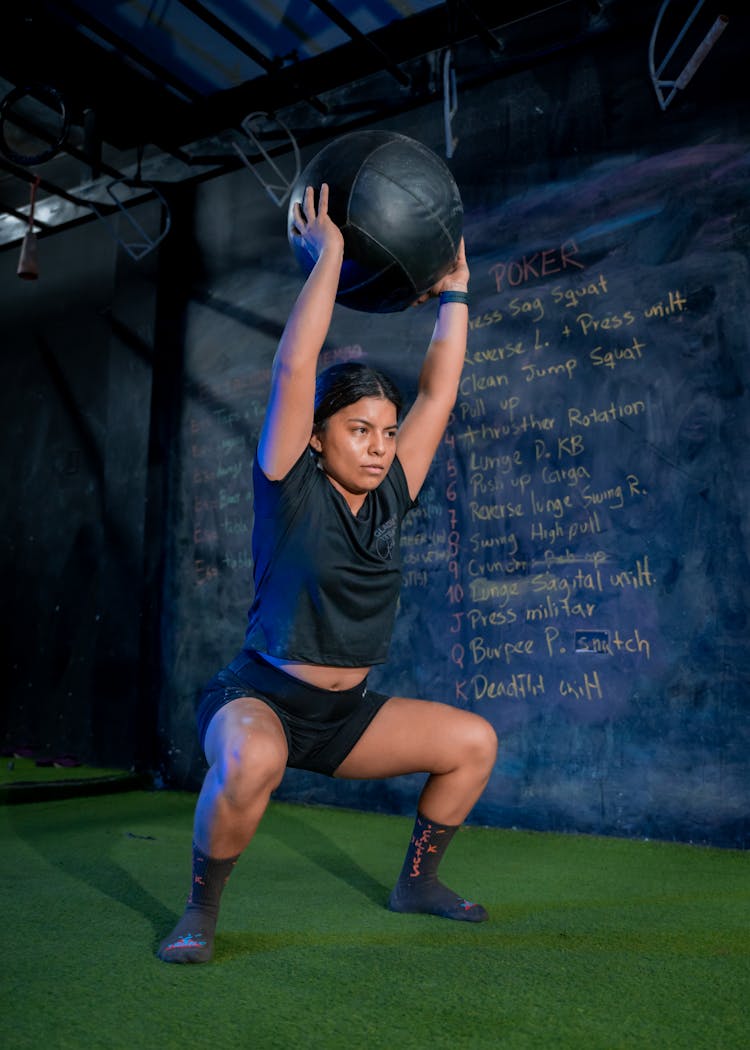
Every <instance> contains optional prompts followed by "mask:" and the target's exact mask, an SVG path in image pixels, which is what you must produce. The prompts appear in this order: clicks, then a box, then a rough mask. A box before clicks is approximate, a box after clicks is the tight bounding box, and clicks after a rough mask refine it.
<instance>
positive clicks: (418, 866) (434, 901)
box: [388, 813, 489, 922]
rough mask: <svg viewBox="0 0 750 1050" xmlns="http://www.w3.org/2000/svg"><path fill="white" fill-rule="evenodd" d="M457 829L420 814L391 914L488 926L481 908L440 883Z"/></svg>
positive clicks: (486, 916)
mask: <svg viewBox="0 0 750 1050" xmlns="http://www.w3.org/2000/svg"><path fill="white" fill-rule="evenodd" d="M456 831H458V827H457V826H453V825H449V824H438V823H437V822H436V821H434V820H427V818H426V817H423V816H422V814H421V813H418V814H417V819H416V822H415V824H414V832H413V834H412V837H411V843H410V844H409V849H408V850H407V851H406V859H405V860H404V866H403V868H402V869H401V874H400V875H399V878H398V882H397V883H396V885H395V887H394V890H393V892H392V893H391V896H390V899H389V901H388V907H389V908H390V909H391V911H400V912H422V913H423V914H427V915H441V916H443V918H446V919H459V920H461V921H462V922H485V920H486V919H488V918H489V916H488V914H487V912H486V911H485V910H484V908H483V907H482V905H481V904H474V903H473V902H472V901H467V900H466V899H465V898H464V897H459V895H458V894H457V893H454V892H453V890H449V889H448V887H447V886H444V885H443V884H442V882H440V881H439V880H438V877H437V869H438V865H439V864H440V861H441V860H442V858H443V854H444V853H445V851H446V849H447V848H448V844H449V842H450V840H451V839H452V838H453V836H454V835H455V833H456Z"/></svg>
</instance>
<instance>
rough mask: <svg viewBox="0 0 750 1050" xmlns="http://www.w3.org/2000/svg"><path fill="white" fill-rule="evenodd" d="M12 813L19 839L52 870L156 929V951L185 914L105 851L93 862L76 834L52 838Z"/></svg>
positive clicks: (44, 830) (12, 811)
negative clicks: (123, 907)
mask: <svg viewBox="0 0 750 1050" xmlns="http://www.w3.org/2000/svg"><path fill="white" fill-rule="evenodd" d="M8 812H9V819H10V822H11V823H12V824H13V825H14V830H15V832H16V834H17V835H18V837H19V838H20V839H22V840H23V841H24V842H25V843H26V844H27V845H28V846H30V847H31V849H33V850H34V851H35V852H36V853H38V854H39V856H40V857H42V858H43V859H44V860H45V861H46V862H47V863H48V864H49V865H50V866H51V867H52V868H56V869H57V870H58V871H61V872H62V873H63V874H64V875H67V876H68V877H70V878H73V879H77V880H79V881H80V882H83V883H85V884H86V885H88V886H91V887H93V888H94V889H96V890H98V891H99V892H100V893H102V894H104V895H105V896H106V897H109V898H110V899H111V900H113V901H115V902H116V903H117V904H122V905H124V906H125V907H126V908H131V909H132V910H133V911H135V912H137V913H138V914H139V915H142V916H143V918H144V919H146V920H147V921H148V922H149V923H150V924H151V926H152V927H153V931H154V934H153V949H154V951H155V950H156V948H157V946H158V945H159V943H160V941H161V940H162V938H163V937H164V935H165V933H166V932H168V931H169V930H170V929H172V927H173V926H174V924H175V923H176V922H177V920H178V919H179V917H180V914H181V913H178V912H174V911H172V910H171V909H169V908H166V907H165V906H164V905H163V904H162V902H161V901H160V900H158V899H157V898H156V897H154V896H153V895H152V894H151V893H149V892H148V890H146V889H144V888H143V886H142V885H141V884H140V882H138V881H137V880H136V879H134V878H133V877H132V875H130V874H129V873H128V872H127V871H126V870H125V869H124V868H122V867H121V866H120V865H119V864H117V863H116V862H115V861H113V860H112V859H111V858H110V857H108V856H107V854H106V851H105V850H101V851H99V852H98V853H97V855H96V859H95V861H94V862H92V860H91V852H90V849H88V848H87V849H81V848H79V844H78V842H77V836H76V835H75V833H74V832H73V833H71V834H70V835H69V836H68V837H67V838H65V837H63V836H62V835H61V834H60V833H59V832H58V833H56V834H54V835H53V836H52V837H51V838H50V834H49V827H44V826H42V827H38V828H35V827H33V825H29V824H28V823H26V822H24V821H23V820H21V819H20V813H17V812H15V807H9V810H8Z"/></svg>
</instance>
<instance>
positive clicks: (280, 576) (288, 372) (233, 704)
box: [158, 184, 497, 963]
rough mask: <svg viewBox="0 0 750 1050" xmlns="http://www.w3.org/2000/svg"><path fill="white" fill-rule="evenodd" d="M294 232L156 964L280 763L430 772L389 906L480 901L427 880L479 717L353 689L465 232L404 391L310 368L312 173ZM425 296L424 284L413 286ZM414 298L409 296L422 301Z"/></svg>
mask: <svg viewBox="0 0 750 1050" xmlns="http://www.w3.org/2000/svg"><path fill="white" fill-rule="evenodd" d="M294 214H295V230H294V231H293V235H294V237H295V239H296V240H297V242H298V243H299V244H301V245H302V246H304V247H305V249H306V250H307V251H309V252H310V254H311V256H312V257H313V258H314V259H315V260H316V261H315V265H314V267H313V269H312V271H311V273H310V275H309V277H308V278H307V280H306V282H305V285H304V287H303V289H302V291H301V293H300V295H299V298H298V299H297V302H296V303H295V306H294V308H293V310H292V313H291V314H290V316H289V320H288V321H287V324H286V327H285V329H284V332H283V335H282V337H281V341H280V343H279V347H278V350H277V353H276V356H275V358H274V366H273V375H272V380H271V393H270V398H269V404H268V410H267V414H266V418H265V421H264V423H263V428H262V432H261V436H260V441H259V444H258V451H257V456H256V462H255V464H254V468H253V469H254V485H255V525H254V530H253V555H254V563H255V564H254V577H255V588H256V593H255V599H254V601H253V606H252V608H251V610H250V622H249V626H248V634H247V639H246V643H245V648H244V649H243V650H242V652H241V653H240V654H239V656H238V657H236V658H235V660H233V661H232V663H231V664H230V665H229V666H228V667H227V668H225V669H224V671H222V672H220V673H219V674H218V675H217V676H216V677H215V678H214V679H213V680H212V682H210V683H209V685H208V686H207V688H206V690H205V691H204V694H203V698H202V702H201V704H200V707H199V711H198V724H199V728H200V730H201V733H202V740H203V746H204V749H205V753H206V757H207V760H208V763H209V770H208V773H207V774H206V779H205V781H204V784H203V787H202V790H201V793H200V796H199V799H198V804H197V808H196V814H195V829H194V846H193V884H192V889H191V893H190V896H189V898H188V903H187V907H186V910H185V913H184V915H183V916H182V918H181V919H180V921H179V922H178V923H177V926H176V927H175V929H174V930H173V931H172V933H171V934H170V935H169V936H168V937H167V938H166V939H165V940H164V941H163V942H162V944H161V945H160V947H159V952H158V954H159V957H160V958H161V959H163V960H165V961H167V962H181V963H184V962H206V961H208V960H209V959H210V958H211V955H212V952H213V940H214V931H215V927H216V920H217V916H218V909H219V898H220V895H221V891H222V889H223V887H224V884H225V883H226V881H227V879H228V877H229V874H230V872H231V870H232V868H233V867H234V864H235V863H236V861H237V859H238V857H239V855H240V853H241V852H242V850H243V849H244V848H245V847H246V846H247V845H248V843H249V842H250V840H251V838H252V837H253V834H254V832H255V830H256V828H257V826H258V824H259V822H260V819H261V817H262V815H263V813H264V811H265V809H266V806H267V804H268V801H269V798H270V795H271V792H272V791H273V790H274V789H275V788H276V787H277V786H278V784H279V783H280V781H281V778H282V776H283V774H284V770H285V768H286V766H287V765H290V766H295V767H298V768H302V769H311V770H315V771H318V772H322V773H325V774H327V775H329V776H336V777H346V778H351V779H362V778H368V779H369V778H376V777H392V776H396V775H399V774H404V773H415V772H427V773H429V774H430V776H429V778H428V780H427V782H426V784H425V787H424V790H423V791H422V793H421V796H420V799H419V805H418V813H417V819H416V825H415V830H414V834H413V836H412V840H411V844H410V846H409V849H408V851H407V855H406V859H405V861H404V866H403V870H402V872H401V875H400V877H399V879H398V881H397V883H396V886H395V888H394V890H393V892H392V893H391V896H390V899H389V907H390V908H391V909H392V910H394V911H398V912H426V913H430V914H434V915H441V916H444V917H447V918H451V919H460V920H464V921H470V922H481V921H483V920H485V919H486V918H487V913H486V912H485V910H484V908H482V907H481V906H480V905H478V904H473V903H471V902H470V901H467V900H466V899H465V898H463V897H460V896H459V895H458V894H456V893H454V892H453V891H452V890H449V889H448V888H447V887H445V886H444V885H443V884H442V883H441V882H440V881H439V880H438V878H437V867H438V864H439V862H440V860H441V858H442V856H443V854H444V852H445V849H446V847H447V845H448V843H449V841H450V839H451V837H452V836H453V834H454V832H455V831H456V829H457V828H458V826H459V825H460V824H462V823H463V821H464V819H465V818H466V816H467V814H468V813H469V811H470V810H471V808H472V806H473V805H474V803H475V802H476V800H477V799H478V798H479V795H480V794H481V792H482V791H483V789H484V787H485V785H486V783H487V780H488V778H489V775H490V772H491V770H492V768H493V765H494V760H495V753H496V748H497V741H496V738H495V734H494V731H493V729H492V727H491V726H490V725H489V723H488V722H486V721H485V720H484V719H483V718H480V717H479V716H477V715H474V714H472V713H470V712H467V711H461V710H459V709H457V708H454V707H451V706H449V705H445V704H439V703H430V702H426V701H422V700H411V699H407V698H404V697H387V696H384V695H381V694H378V693H373V692H371V691H369V690H368V689H367V674H368V670H369V667H370V666H371V665H372V664H374V663H382V662H383V660H384V659H385V655H386V651H387V647H388V643H389V641H390V634H391V630H392V626H393V620H394V616H395V609H396V602H397V599H398V590H399V584H400V572H399V559H398V538H399V532H400V525H401V520H402V518H403V517H404V515H405V514H406V513H407V511H408V510H409V509H410V508H411V507H412V506H414V501H415V500H416V497H417V494H418V492H419V490H420V488H421V486H422V483H423V482H424V479H425V477H426V475H427V471H428V469H429V467H430V463H431V461H432V459H433V456H434V454H435V451H436V449H437V446H438V443H439V442H440V440H441V438H442V435H443V432H444V430H445V427H446V424H447V422H448V416H449V414H450V412H451V409H452V408H453V405H454V402H455V398H456V393H457V389H458V382H459V378H460V375H461V369H462V365H463V360H464V354H465V349H466V334H467V327H468V306H467V299H468V297H467V295H466V292H467V287H468V281H469V270H468V267H467V265H466V258H465V253H464V247H463V242H462V243H461V248H460V251H459V254H458V258H457V260H456V263H455V266H454V268H453V270H452V272H451V273H450V274H448V276H446V277H445V278H443V279H442V280H441V281H440V282H439V283H438V284H437V285H436V286H435V287H434V288H433V289H432V291H431V293H430V294H432V295H441V304H440V306H439V309H438V317H437V322H436V324H435V330H434V332H433V336H432V340H431V343H430V346H429V348H428V351H427V354H426V356H425V360H424V364H423V367H422V370H421V374H420V379H419V389H418V393H417V397H416V400H415V402H414V404H413V406H412V408H411V410H410V411H409V413H408V414H407V416H406V418H405V419H404V421H403V423H402V424H401V426H400V428H399V427H398V426H397V412H398V408H399V407H400V398H399V395H398V392H397V391H396V389H395V387H394V386H393V384H392V383H391V382H390V380H388V379H387V377H385V376H383V375H382V374H381V373H378V372H374V371H373V370H371V369H368V368H363V367H362V366H361V365H353V366H352V365H344V366H335V367H334V368H333V369H329V370H328V371H327V372H324V373H323V374H322V376H321V377H320V378H319V380H318V382H317V388H316V366H317V361H318V356H319V353H320V350H321V348H322V346H323V343H324V340H325V338H326V335H327V333H328V328H329V325H330V322H331V317H332V314H333V307H334V300H335V296H336V291H337V287H338V281H339V275H340V270H341V265H342V261H343V255H344V246H343V237H342V235H341V231H340V230H339V228H338V227H337V226H336V224H335V223H334V222H333V221H332V220H331V218H330V217H329V215H328V187H327V185H325V184H323V186H322V187H321V190H320V198H319V202H318V206H317V209H316V206H315V197H314V191H313V189H312V188H311V187H308V188H307V189H306V191H305V195H304V201H303V203H302V204H299V203H298V204H296V205H295V213H294ZM426 298H428V296H427V295H425V296H423V297H422V299H426ZM420 301H421V300H420Z"/></svg>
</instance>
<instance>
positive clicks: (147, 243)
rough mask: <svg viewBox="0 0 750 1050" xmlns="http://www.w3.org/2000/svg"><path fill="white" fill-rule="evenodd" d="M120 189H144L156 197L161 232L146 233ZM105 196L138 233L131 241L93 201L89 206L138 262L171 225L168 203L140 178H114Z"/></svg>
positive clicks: (166, 232) (167, 231)
mask: <svg viewBox="0 0 750 1050" xmlns="http://www.w3.org/2000/svg"><path fill="white" fill-rule="evenodd" d="M121 190H145V191H146V192H148V194H149V196H151V195H153V196H155V197H156V198H157V200H158V201H159V203H160V204H161V209H162V220H161V232H160V233H159V234H158V236H156V237H152V236H151V235H150V234H148V233H147V232H146V231H145V230H144V229H143V227H142V226H141V224H140V223H139V222H138V220H137V219H136V218H134V216H133V215H131V213H130V211H129V210H128V209H127V208H126V207H125V203H124V201H125V198H124V197H123V196H122V195H120V191H121ZM107 196H109V197H110V198H111V199H112V201H113V202H114V204H115V205H116V207H117V211H119V212H120V214H121V215H122V216H123V217H124V218H125V219H127V221H128V223H129V225H130V227H131V229H133V230H134V231H135V232H136V234H137V235H138V238H137V239H135V240H132V241H126V240H124V239H123V238H122V237H121V236H120V235H119V233H118V232H117V230H116V229H115V227H114V225H113V224H112V223H111V222H110V219H109V216H107V215H105V214H104V213H103V212H101V211H100V210H99V209H98V208H97V206H96V204H94V203H93V201H89V202H88V203H89V206H90V207H91V209H92V210H93V212H94V214H95V215H96V217H97V219H100V220H101V221H102V222H103V223H104V225H105V227H106V228H107V231H108V232H109V233H110V234H111V236H112V237H113V238H114V239H115V240H116V241H117V243H118V244H119V245H120V247H121V248H124V249H125V251H126V252H127V253H128V255H129V256H130V258H131V259H133V260H134V262H138V261H139V260H140V259H143V258H145V256H147V255H148V254H149V252H152V251H153V250H154V248H157V247H158V246H159V245H160V244H161V242H162V241H163V240H164V238H165V237H166V236H167V234H168V233H169V230H170V228H171V225H172V218H171V215H170V211H169V205H168V204H167V202H166V200H165V198H164V195H163V194H162V193H161V192H160V191H159V190H158V189H157V187H156V186H155V185H154V184H153V183H152V182H144V181H142V180H140V179H114V180H113V181H112V182H110V183H109V185H108V186H107Z"/></svg>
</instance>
